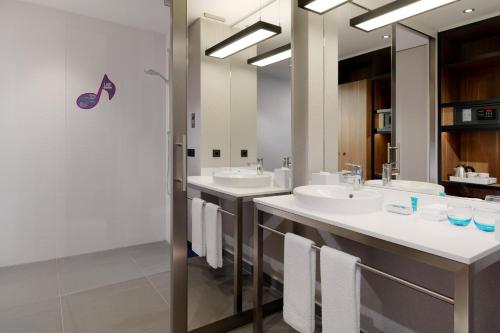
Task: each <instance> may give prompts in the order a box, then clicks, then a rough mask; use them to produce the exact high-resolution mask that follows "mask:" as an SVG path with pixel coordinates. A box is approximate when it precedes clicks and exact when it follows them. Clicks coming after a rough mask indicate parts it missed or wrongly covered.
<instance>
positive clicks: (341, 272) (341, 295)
mask: <svg viewBox="0 0 500 333" xmlns="http://www.w3.org/2000/svg"><path fill="white" fill-rule="evenodd" d="M358 262H360V259H359V258H357V257H353V256H351V255H349V254H347V253H344V252H341V251H337V250H335V249H332V248H330V247H327V246H323V247H322V248H321V255H320V266H321V306H322V324H323V333H359V330H360V324H359V322H360V310H359V309H360V281H361V271H360V268H359V267H358V266H357V265H356V264H357V263H358Z"/></svg>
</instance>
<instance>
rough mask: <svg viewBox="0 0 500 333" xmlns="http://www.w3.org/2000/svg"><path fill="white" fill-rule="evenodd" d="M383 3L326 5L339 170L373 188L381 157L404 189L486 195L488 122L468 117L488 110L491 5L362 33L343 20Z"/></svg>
mask: <svg viewBox="0 0 500 333" xmlns="http://www.w3.org/2000/svg"><path fill="white" fill-rule="evenodd" d="M390 2H391V1H373V2H372V1H354V2H352V3H349V4H346V5H344V6H342V7H340V8H338V9H336V11H337V12H338V14H339V16H338V17H339V27H338V36H339V38H338V41H339V45H338V48H339V142H338V152H339V160H338V162H339V163H338V164H339V170H343V169H348V167H346V164H348V163H350V164H359V165H361V166H362V167H363V170H364V171H365V172H364V176H365V179H366V180H367V184H368V185H373V186H378V185H381V184H382V180H380V178H382V174H383V165H384V163H388V162H390V163H392V174H393V179H395V180H396V182H394V184H397V186H400V187H401V188H404V189H407V190H414V191H423V192H426V193H434V194H439V193H441V192H447V193H448V194H452V195H465V196H474V197H480V198H484V197H485V195H488V194H495V193H496V191H495V189H494V188H493V187H495V186H496V183H497V181H496V178H497V176H498V175H497V171H496V170H497V161H496V156H498V152H497V151H496V150H495V149H496V148H494V147H496V146H497V144H496V142H497V141H498V140H497V134H496V130H495V128H496V126H497V125H496V124H495V121H496V120H495V119H496V118H495V117H492V119H490V120H483V119H479V118H481V115H480V116H479V118H477V115H476V113H477V112H483V111H484V110H486V109H496V107H497V105H496V104H495V99H497V98H498V97H499V94H498V89H496V87H497V85H495V84H494V79H492V77H493V76H494V73H496V72H495V70H496V68H498V67H497V66H498V63H497V62H495V61H494V58H493V60H492V59H490V56H492V55H493V56H494V55H495V54H496V53H495V52H498V47H496V46H495V45H497V44H498V43H495V42H494V41H495V40H496V38H498V37H497V36H498V34H497V33H496V31H497V30H498V29H496V28H495V27H498V14H499V11H500V4H498V3H496V2H494V1H481V2H477V1H465V0H464V1H459V2H456V3H454V4H451V5H449V6H445V7H441V8H437V9H435V10H433V11H431V12H428V13H424V14H421V15H419V16H417V17H414V18H411V19H407V20H404V21H401V22H399V23H397V24H394V25H392V26H387V27H384V28H380V29H377V30H374V31H372V32H368V33H367V32H364V31H361V30H359V29H356V28H353V27H351V26H350V22H349V18H351V17H354V16H356V15H359V14H362V13H365V12H366V9H373V8H375V7H378V6H380V5H384V4H387V3H390ZM343 21H344V22H343ZM438 38H439V40H440V43H439V45H440V46H439V48H438V43H437V40H438ZM482 57H486V59H488V60H485V61H483V62H479V61H477V60H476V59H479V58H482ZM490 60H491V61H490ZM462 63H463V64H462ZM464 110H465V111H464ZM478 110H479V111H478ZM481 110H483V111H481ZM460 112H465V121H464V120H463V119H462V118H461V117H462V116H463V114H462V113H460ZM468 115H470V117H469V118H470V121H467V120H468V119H469V118H467V117H468ZM491 129H493V130H491ZM474 142H476V143H474ZM479 142H490V143H492V144H491V145H487V146H488V147H490V148H486V145H482V144H480V143H479ZM492 147H493V148H492ZM461 172H462V173H461ZM467 172H469V175H470V178H471V179H468V177H467ZM480 174H481V176H480ZM425 183H433V184H434V185H430V184H425ZM438 184H439V185H438Z"/></svg>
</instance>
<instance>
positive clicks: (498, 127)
mask: <svg viewBox="0 0 500 333" xmlns="http://www.w3.org/2000/svg"><path fill="white" fill-rule="evenodd" d="M470 131H500V124H498V123H496V124H475V125H452V126H441V132H470Z"/></svg>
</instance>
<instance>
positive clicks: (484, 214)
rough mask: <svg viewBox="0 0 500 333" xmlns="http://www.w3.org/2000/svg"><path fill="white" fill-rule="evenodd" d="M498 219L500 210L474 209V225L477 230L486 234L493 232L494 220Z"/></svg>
mask: <svg viewBox="0 0 500 333" xmlns="http://www.w3.org/2000/svg"><path fill="white" fill-rule="evenodd" d="M498 219H500V208H494V207H476V208H474V224H475V225H476V227H477V228H478V229H479V230H482V231H486V232H493V231H495V220H498Z"/></svg>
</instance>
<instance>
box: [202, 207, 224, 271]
mask: <svg viewBox="0 0 500 333" xmlns="http://www.w3.org/2000/svg"><path fill="white" fill-rule="evenodd" d="M204 221H205V235H206V244H207V263H208V264H209V265H210V266H211V267H212V268H215V269H217V268H220V267H222V216H221V213H220V212H219V206H217V205H214V204H212V203H207V204H206V205H205V214H204Z"/></svg>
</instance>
